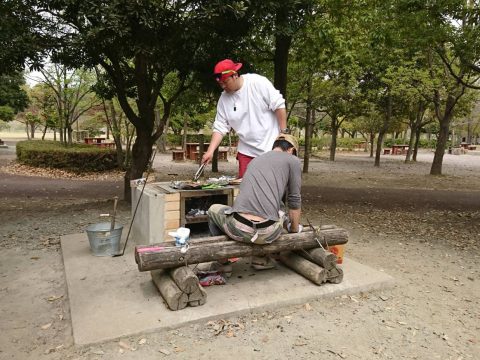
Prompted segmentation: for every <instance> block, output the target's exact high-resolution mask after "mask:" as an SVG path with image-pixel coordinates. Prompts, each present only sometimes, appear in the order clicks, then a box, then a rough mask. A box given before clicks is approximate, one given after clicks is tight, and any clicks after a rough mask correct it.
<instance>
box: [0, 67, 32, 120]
mask: <svg viewBox="0 0 480 360" xmlns="http://www.w3.org/2000/svg"><path fill="white" fill-rule="evenodd" d="M24 84H25V80H24V78H23V73H15V74H11V75H1V76H0V107H4V109H3V111H2V112H3V116H2V117H1V119H2V120H4V121H10V120H13V118H10V119H9V118H8V116H7V113H8V112H13V114H16V113H18V112H19V111H22V110H24V109H25V108H26V107H27V105H28V102H29V101H28V96H27V93H26V92H25V90H23V89H22V86H23V85H24ZM7 107H9V108H10V109H11V110H8V109H6V108H7Z"/></svg>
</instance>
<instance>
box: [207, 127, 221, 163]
mask: <svg viewBox="0 0 480 360" xmlns="http://www.w3.org/2000/svg"><path fill="white" fill-rule="evenodd" d="M222 139H223V135H222V134H220V133H219V132H216V131H214V132H213V134H212V138H211V139H210V145H208V149H207V151H206V152H205V154H203V157H202V164H203V163H209V162H210V161H211V160H212V157H213V152H214V151H215V149H216V148H217V147H218V145H220V143H221V142H222Z"/></svg>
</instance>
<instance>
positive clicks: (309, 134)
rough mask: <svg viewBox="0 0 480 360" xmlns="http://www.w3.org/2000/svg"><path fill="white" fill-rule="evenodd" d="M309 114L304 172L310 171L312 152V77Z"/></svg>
mask: <svg viewBox="0 0 480 360" xmlns="http://www.w3.org/2000/svg"><path fill="white" fill-rule="evenodd" d="M307 93H308V95H307V116H306V118H305V153H304V155H303V172H304V173H305V174H306V173H308V167H309V165H310V155H311V153H312V133H313V120H314V119H313V108H312V100H311V93H312V77H311V76H309V78H308V80H307Z"/></svg>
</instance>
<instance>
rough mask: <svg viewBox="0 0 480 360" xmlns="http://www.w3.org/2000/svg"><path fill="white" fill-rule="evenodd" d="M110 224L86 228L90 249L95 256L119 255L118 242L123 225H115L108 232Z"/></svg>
mask: <svg viewBox="0 0 480 360" xmlns="http://www.w3.org/2000/svg"><path fill="white" fill-rule="evenodd" d="M110 226H111V224H110V223H109V222H108V223H99V224H93V225H90V226H89V227H87V229H86V231H87V236H88V241H89V242H90V249H91V250H92V253H93V255H95V256H112V255H115V254H118V253H120V240H121V238H122V230H123V225H118V224H115V226H114V228H113V230H112V231H110Z"/></svg>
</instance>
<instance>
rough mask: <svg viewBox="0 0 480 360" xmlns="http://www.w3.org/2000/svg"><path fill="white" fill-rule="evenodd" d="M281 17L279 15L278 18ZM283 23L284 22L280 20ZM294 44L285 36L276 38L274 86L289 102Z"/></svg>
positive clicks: (278, 35) (290, 38)
mask: <svg viewBox="0 0 480 360" xmlns="http://www.w3.org/2000/svg"><path fill="white" fill-rule="evenodd" d="M279 17H281V15H277V21H278V18H279ZM280 21H282V20H280ZM291 43H292V37H291V36H288V35H284V34H277V35H276V36H275V54H274V59H273V61H274V82H273V84H274V86H275V88H277V89H278V91H280V93H281V94H282V95H283V97H284V98H285V102H286V100H287V68H288V51H289V49H290V45H291Z"/></svg>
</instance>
